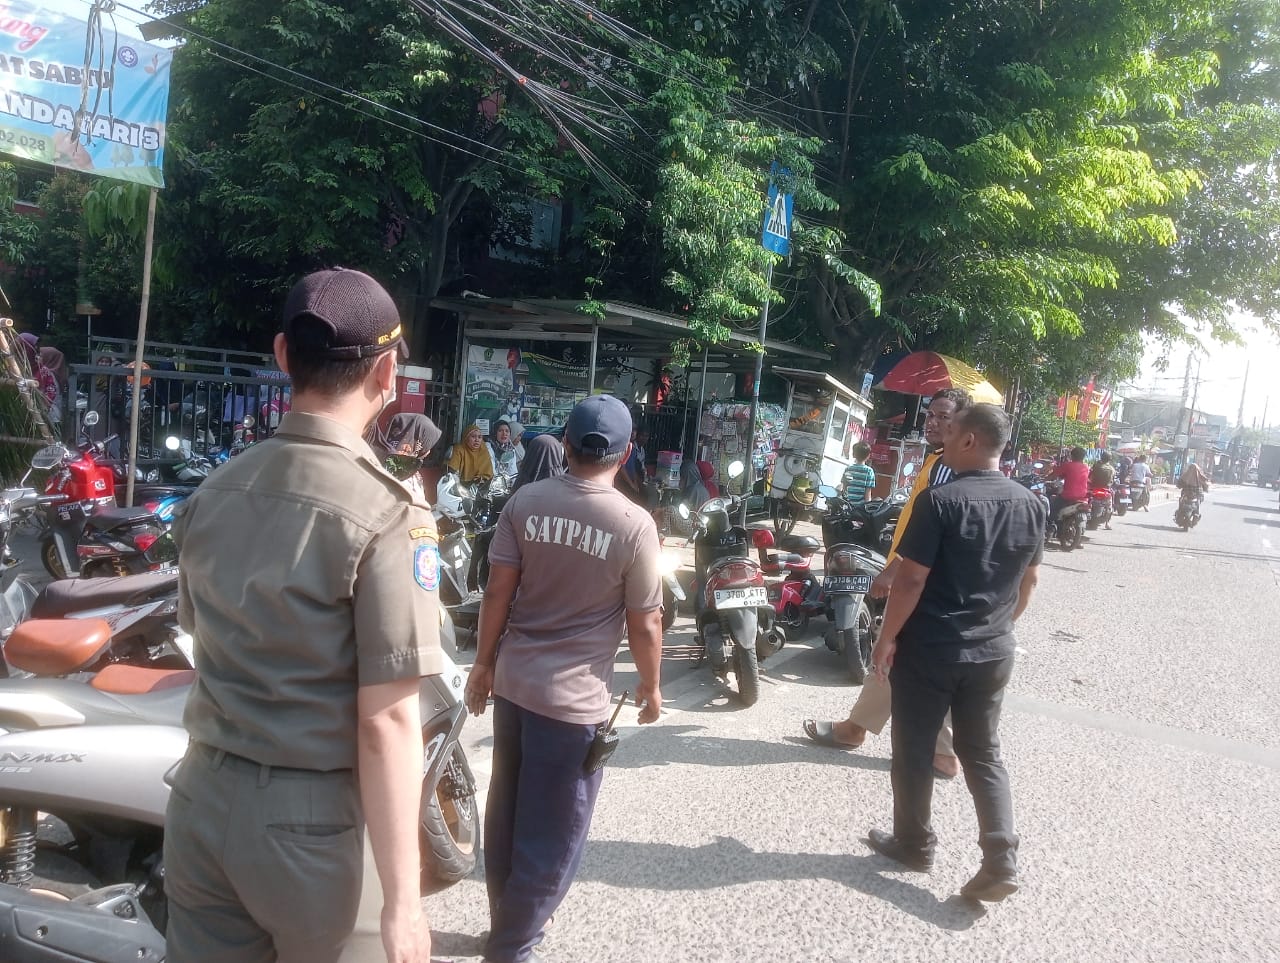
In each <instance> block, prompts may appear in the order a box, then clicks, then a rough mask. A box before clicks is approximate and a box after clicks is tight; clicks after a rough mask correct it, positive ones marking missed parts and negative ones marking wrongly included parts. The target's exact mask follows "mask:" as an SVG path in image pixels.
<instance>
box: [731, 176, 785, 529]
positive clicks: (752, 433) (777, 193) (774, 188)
mask: <svg viewBox="0 0 1280 963" xmlns="http://www.w3.org/2000/svg"><path fill="white" fill-rule="evenodd" d="M779 173H781V174H784V175H785V174H786V173H787V171H783V170H780V169H779V168H778V165H777V164H774V165H773V168H772V170H770V171H769V204H768V207H767V208H766V209H765V212H764V224H763V225H762V228H761V232H760V246H761V247H763V248H764V249H765V250H766V251H771V252H773V253H774V254H780V255H782V256H783V257H788V256H789V255H790V254H791V218H792V214H793V212H794V210H795V196H794V195H792V194H784V193H783V192H782V189H781V188H780V187H779V186H778V183H777V181H776V180H775V179H774V178H775V177H776V176H777V175H778V174H779ZM764 283H765V286H766V287H768V288H769V289H770V291H772V290H773V262H772V261H770V262H769V266H768V267H766V268H765V272H764ZM768 331H769V299H768V298H767V297H766V298H765V301H764V304H763V305H761V307H760V353H759V354H757V355H756V376H755V378H753V379H752V381H751V420H750V422H748V428H747V437H748V438H749V439H751V440H750V441H749V442H748V445H747V465H746V468H747V480H746V487H745V488H744V489H743V493H742V523H743V524H744V525H745V524H746V522H747V499H749V498H750V497H751V493H752V491H753V490H754V489H755V486H756V459H755V454H756V418H757V417H758V415H759V412H760V379H761V377H763V375H764V341H765V337H766V336H767V334H768Z"/></svg>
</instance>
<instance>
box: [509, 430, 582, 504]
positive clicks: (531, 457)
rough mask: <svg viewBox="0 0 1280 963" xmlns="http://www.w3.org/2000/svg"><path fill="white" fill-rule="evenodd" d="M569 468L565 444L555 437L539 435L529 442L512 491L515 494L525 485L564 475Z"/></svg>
mask: <svg viewBox="0 0 1280 963" xmlns="http://www.w3.org/2000/svg"><path fill="white" fill-rule="evenodd" d="M568 467H569V466H568V465H567V464H566V462H565V457H564V443H563V442H562V441H561V440H560V439H559V438H557V437H556V436H555V435H538V436H537V437H536V438H534V439H533V440H532V441H530V442H529V447H528V449H527V450H526V451H525V454H524V461H522V462H521V463H520V473H519V474H518V475H516V483H515V485H514V486H512V489H511V490H512V491H513V492H515V491H517V490H518V489H519V488H520V487H521V486H523V485H532V484H533V483H534V482H536V481H542V480H543V479H544V478H555V477H556V476H558V475H563V474H564V473H565V471H567V470H568Z"/></svg>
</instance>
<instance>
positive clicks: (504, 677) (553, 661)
mask: <svg viewBox="0 0 1280 963" xmlns="http://www.w3.org/2000/svg"><path fill="white" fill-rule="evenodd" d="M630 438H631V415H630V413H629V412H628V411H627V408H626V405H624V404H623V403H622V402H621V401H619V400H618V399H617V398H614V397H612V396H610V395H593V396H592V397H590V398H587V399H586V400H585V401H583V402H581V403H579V404H578V406H577V407H575V408H574V409H573V411H572V413H571V414H570V415H569V418H568V421H567V423H566V424H565V446H566V451H567V454H568V460H569V471H568V473H567V474H564V475H561V476H559V477H558V478H553V479H550V480H546V481H541V482H538V483H537V484H532V485H528V486H525V487H522V488H521V489H520V490H519V491H517V492H516V493H515V494H514V495H512V496H511V499H510V500H509V501H508V502H507V504H506V507H505V508H503V510H502V514H501V515H500V516H499V518H498V527H497V531H496V533H495V535H494V539H493V545H492V547H491V548H490V551H489V561H490V574H489V581H488V585H487V587H486V589H485V595H484V603H483V604H482V606H481V609H480V626H479V631H478V643H477V648H476V658H475V664H474V666H473V667H472V669H471V675H470V677H469V679H468V681H467V689H466V699H467V708H468V709H469V710H470V711H471V712H472V713H473V714H475V715H480V714H482V713H483V712H484V711H485V705H486V702H487V700H488V698H489V695H490V694H491V693H492V695H493V730H494V733H493V771H492V775H491V777H490V780H489V799H488V804H487V806H486V811H485V846H484V871H485V883H486V885H487V886H488V889H489V913H490V918H491V927H490V931H489V938H488V942H487V944H486V947H485V954H484V955H485V960H487V961H490V963H516V961H528V960H534V959H536V956H534V955H533V948H534V947H535V946H536V945H537V944H538V942H539V941H540V940H541V939H542V933H543V928H544V927H545V926H546V923H547V920H548V919H550V917H551V914H552V913H554V912H555V910H556V907H557V906H559V905H560V901H561V900H563V899H564V896H565V894H566V893H567V892H568V890H569V886H570V884H572V882H573V877H574V875H575V874H576V873H577V871H578V864H579V862H580V861H581V859H582V853H583V849H584V847H585V845H586V841H587V831H588V830H589V829H590V827H591V815H592V812H593V811H594V809H595V803H596V795H597V793H598V792H599V791H600V781H601V776H602V775H603V772H602V770H599V769H596V770H595V771H588V770H587V768H586V767H585V765H584V764H585V762H586V759H587V753H588V751H589V750H590V749H591V747H592V744H593V741H594V740H595V736H596V730H597V727H598V726H599V725H600V724H601V723H603V722H604V721H605V720H606V719H607V717H608V707H609V687H610V683H611V682H612V678H613V663H614V659H615V657H616V655H617V651H618V646H619V645H620V644H621V641H622V638H623V635H624V633H625V634H626V636H627V639H628V641H629V643H630V647H631V655H632V658H633V659H634V660H635V664H636V668H637V669H638V671H639V674H640V681H639V684H638V685H637V687H636V701H637V703H640V704H642V706H643V707H642V709H641V712H640V722H641V723H649V722H654V721H656V720H657V718H658V711H659V709H661V707H662V693H661V692H660V691H659V688H658V677H659V672H660V669H661V665H662V586H661V582H660V581H659V579H658V533H657V529H655V528H654V525H653V520H652V519H651V518H650V517H649V515H648V513H647V512H645V511H644V510H643V509H641V508H640V507H638V506H636V505H634V504H632V503H631V502H630V501H628V500H627V499H626V497H625V496H623V495H622V493H621V492H618V491H617V490H615V489H614V487H613V480H614V477H613V476H614V475H615V474H616V473H617V472H618V469H619V467H620V466H621V465H622V462H623V461H624V460H625V458H626V456H627V454H628V452H629V451H630ZM607 939H608V936H607V934H604V933H602V934H601V940H607Z"/></svg>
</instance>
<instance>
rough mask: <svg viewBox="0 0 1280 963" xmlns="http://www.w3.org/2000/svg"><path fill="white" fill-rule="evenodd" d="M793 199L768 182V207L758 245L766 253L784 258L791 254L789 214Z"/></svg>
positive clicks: (792, 207) (793, 202)
mask: <svg viewBox="0 0 1280 963" xmlns="http://www.w3.org/2000/svg"><path fill="white" fill-rule="evenodd" d="M794 207H795V197H794V195H792V194H784V193H782V191H781V190H779V189H778V185H777V184H776V183H775V182H773V181H770V182H769V206H768V207H767V208H766V209H765V212H764V230H763V232H762V233H761V235H760V243H761V245H762V246H763V247H764V249H765V250H766V251H772V252H773V253H774V254H781V255H782V256H783V257H786V256H787V255H789V254H790V253H791V214H792V210H793V209H794Z"/></svg>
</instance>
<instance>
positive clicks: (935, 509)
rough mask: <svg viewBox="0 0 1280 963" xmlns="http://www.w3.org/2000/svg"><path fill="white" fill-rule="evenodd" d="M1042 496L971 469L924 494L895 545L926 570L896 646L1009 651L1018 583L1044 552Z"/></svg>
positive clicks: (986, 657)
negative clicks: (920, 591)
mask: <svg viewBox="0 0 1280 963" xmlns="http://www.w3.org/2000/svg"><path fill="white" fill-rule="evenodd" d="M1044 526H1045V511H1044V508H1043V506H1042V504H1041V502H1040V500H1039V499H1038V498H1037V497H1036V496H1035V495H1033V494H1031V492H1029V491H1028V490H1027V489H1025V488H1023V487H1022V486H1021V485H1019V484H1018V483H1017V482H1014V481H1011V480H1010V479H1008V478H1006V477H1005V476H1004V475H1003V474H1001V473H1000V472H998V471H973V472H965V473H963V474H959V475H956V476H955V479H954V480H953V481H951V482H950V483H948V484H946V485H939V486H937V487H935V488H930V489H929V490H928V491H925V492H921V493H920V497H919V504H918V505H917V506H916V507H915V509H914V511H913V512H912V513H911V520H910V521H909V522H908V523H907V529H906V531H905V532H904V533H903V536H902V541H901V542H900V543H899V544H898V553H899V554H900V555H901V556H902V557H903V558H908V559H910V560H911V561H913V562H916V563H918V564H920V565H924V566H926V567H927V568H928V569H929V576H928V578H927V579H926V580H925V585H924V591H923V592H922V593H921V595H920V602H919V604H918V605H916V608H915V611H914V612H912V613H911V615H910V616H909V617H908V619H907V622H906V624H905V625H904V626H903V627H902V631H901V633H899V638H898V640H899V644H900V645H904V646H908V645H909V646H919V647H920V651H926V650H927V651H928V653H929V655H930V657H931V658H935V659H937V660H938V661H939V662H990V661H992V660H994V659H1003V658H1007V657H1008V656H1011V655H1012V654H1013V644H1014V643H1013V612H1014V609H1015V608H1016V607H1017V604H1018V588H1019V586H1020V585H1021V583H1022V576H1023V575H1024V574H1025V573H1026V570H1027V567H1028V566H1030V565H1039V564H1040V558H1041V556H1042V554H1043V552H1044Z"/></svg>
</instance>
